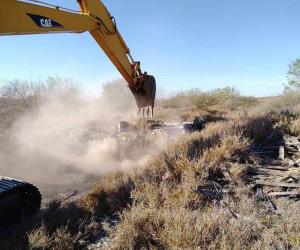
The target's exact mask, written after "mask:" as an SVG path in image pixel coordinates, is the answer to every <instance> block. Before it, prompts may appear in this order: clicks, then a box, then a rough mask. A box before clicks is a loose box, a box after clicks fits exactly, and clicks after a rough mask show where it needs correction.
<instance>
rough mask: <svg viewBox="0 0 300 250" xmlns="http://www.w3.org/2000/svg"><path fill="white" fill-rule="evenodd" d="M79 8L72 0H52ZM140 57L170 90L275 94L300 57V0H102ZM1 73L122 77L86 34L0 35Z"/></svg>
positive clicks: (92, 79) (96, 85)
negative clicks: (232, 89) (230, 89)
mask: <svg viewBox="0 0 300 250" xmlns="http://www.w3.org/2000/svg"><path fill="white" fill-rule="evenodd" d="M47 2H49V3H54V4H59V5H63V6H65V7H69V8H73V9H78V6H77V3H76V1H75V0H74V1H73V0H72V1H71V0H67V1H59V0H47ZM103 2H104V3H105V5H106V6H107V7H108V9H109V10H110V12H111V14H112V15H114V16H115V17H116V19H117V23H118V28H119V30H120V32H121V33H122V35H123V37H124V39H125V41H126V42H127V45H128V46H129V48H130V49H131V51H132V55H133V56H134V58H135V59H136V60H140V61H141V63H142V67H143V69H144V70H147V71H148V73H151V74H153V75H154V76H155V77H156V80H157V84H158V88H160V89H163V90H165V91H167V92H173V91H180V90H186V89H190V88H200V89H202V90H209V89H214V88H221V87H225V86H234V87H236V88H237V89H238V90H240V91H241V92H242V93H243V94H247V95H256V96H264V95H276V94H278V93H280V92H281V91H282V85H283V83H285V82H286V72H287V70H288V65H289V63H290V62H291V61H292V60H293V59H295V58H297V57H300V33H299V24H300V15H299V9H300V1H299V0H263V1H262V0H226V1H225V0H151V1H138V0H126V1H124V0H111V1H109V0H104V1H103ZM0 51H1V59H0V80H5V79H13V78H25V79H32V80H39V79H44V78H46V77H47V76H52V75H58V76H62V77H72V78H74V79H76V80H79V81H81V82H82V84H83V85H84V86H85V88H86V89H88V90H89V91H93V92H95V91H98V90H100V88H101V84H103V83H105V82H107V81H110V80H113V79H115V78H119V77H120V75H119V73H118V71H117V70H116V69H115V68H114V66H113V65H112V64H111V62H110V61H109V60H108V58H107V57H106V56H105V55H104V53H103V52H102V51H101V50H100V48H99V47H98V45H97V44H96V43H95V42H94V41H93V39H92V37H91V36H90V35H89V34H88V33H84V34H55V35H54V34H51V35H30V36H10V37H4V36H0Z"/></svg>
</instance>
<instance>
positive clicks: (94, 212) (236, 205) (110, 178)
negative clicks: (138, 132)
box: [0, 93, 300, 249]
mask: <svg viewBox="0 0 300 250" xmlns="http://www.w3.org/2000/svg"><path fill="white" fill-rule="evenodd" d="M194 94H195V93H194ZM194 94H193V95H192V97H190V96H188V97H187V96H186V95H178V96H177V97H176V98H177V99H176V98H175V99H170V100H168V102H165V103H164V102H162V103H161V104H160V105H161V106H160V110H159V112H161V113H160V115H161V116H163V115H164V112H166V109H165V108H164V107H169V108H168V109H167V110H168V111H170V110H172V113H171V114H169V113H165V115H166V117H168V119H172V117H173V118H174V117H176V118H177V116H180V115H182V117H181V119H182V120H186V119H190V117H192V116H193V115H194V114H197V115H199V116H203V115H208V116H207V120H208V121H209V122H210V123H209V124H208V125H207V126H206V128H205V129H204V130H203V131H201V132H197V133H193V134H190V135H186V136H184V137H183V138H181V140H180V141H178V142H176V143H174V144H173V145H170V147H169V148H168V149H167V150H166V151H164V152H160V153H158V154H156V155H155V156H153V158H152V159H151V160H150V161H149V162H148V163H147V164H146V165H145V166H144V167H143V168H140V169H134V170H132V171H131V172H126V173H120V172H116V173H111V174H109V175H107V176H104V177H103V178H101V179H100V180H99V181H98V182H97V183H95V185H94V187H93V189H92V190H91V191H90V192H89V193H88V194H87V195H86V196H85V197H83V198H82V199H80V200H79V201H77V202H75V203H74V202H73V203H68V204H57V203H52V204H51V205H50V206H49V208H48V209H46V210H45V211H41V213H40V214H39V215H37V216H36V217H34V218H33V219H32V220H30V221H29V222H24V223H23V226H22V227H21V228H17V229H16V232H17V234H16V236H15V237H13V238H11V239H8V240H7V241H5V242H1V243H0V248H1V249H22V248H30V249H78V248H79V249H80V248H84V247H85V246H86V244H87V242H89V241H92V240H93V239H95V237H96V236H97V235H99V234H101V233H103V232H104V229H103V226H102V222H103V221H105V220H106V219H107V218H111V217H114V218H118V222H117V224H116V225H113V226H112V225H109V226H108V228H106V230H107V231H108V233H109V237H110V240H111V243H110V245H109V246H106V248H108V249H292V248H296V247H298V246H299V245H300V222H299V219H298V215H299V212H300V206H299V204H296V203H291V202H290V201H287V200H278V201H277V206H278V207H279V208H280V209H281V210H282V211H283V212H282V213H275V212H274V211H272V210H271V209H270V208H269V206H268V204H267V203H266V202H265V201H260V200H258V199H257V198H256V197H255V195H254V194H253V192H252V190H251V189H250V188H249V187H248V186H247V185H246V184H245V183H243V178H242V173H243V169H242V167H241V166H240V165H239V163H244V162H252V161H253V159H252V156H251V154H249V147H250V146H251V145H252V144H253V143H255V144H259V143H262V142H264V141H266V140H268V136H269V135H270V134H272V133H273V134H274V135H275V137H276V135H278V136H279V134H280V133H279V132H280V131H285V132H288V133H293V134H297V135H298V134H299V131H300V129H299V126H300V123H299V119H300V118H299V114H300V109H299V108H298V107H300V106H299V104H300V101H299V102H298V99H297V98H296V97H294V96H293V99H291V98H289V97H287V96H283V97H278V98H273V99H263V100H256V99H255V100H254V99H248V98H246V99H243V98H242V97H239V96H237V95H235V98H237V99H235V100H234V101H236V100H241V102H242V104H232V103H235V102H232V103H231V104H230V103H229V99H228V97H226V98H225V97H224V95H218V98H220V99H218V98H215V97H211V96H209V98H211V99H209V98H208V100H209V101H207V102H206V103H207V104H205V105H206V106H205V110H203V105H202V104H201V105H202V106H201V105H200V106H199V105H198V104H199V103H198V104H197V98H200V97H201V98H202V97H203V96H202V93H201V95H200V94H197V93H196V94H195V95H194ZM210 95H212V93H210ZM232 96H233V95H231V97H232ZM191 99H192V101H191ZM179 100H180V101H179ZM216 100H217V101H216ZM181 102H182V103H181ZM238 102H239V101H237V103H238ZM228 103H229V104H228ZM254 103H255V104H258V103H259V105H256V106H255V107H251V108H248V107H247V106H249V105H250V106H251V105H252V104H254ZM190 104H192V105H190ZM178 105H179V106H178ZM197 105H198V106H197ZM211 105H213V107H211ZM226 105H227V106H226ZM297 105H298V106H297ZM185 106H186V107H185ZM199 107H201V109H200V108H199ZM232 107H233V108H232ZM179 108H180V109H179ZM181 108H182V109H181ZM212 110H215V111H214V112H212ZM278 131H279V132H278ZM224 169H226V170H227V171H228V172H229V173H230V174H231V176H232V178H233V179H234V180H235V185H234V187H233V188H234V189H235V191H236V193H235V195H226V196H225V198H224V201H226V203H227V204H228V206H229V207H230V209H231V210H232V211H234V212H235V213H236V214H237V217H238V219H236V218H234V217H233V216H232V214H231V213H230V212H229V210H228V208H227V207H226V206H224V205H222V204H223V203H221V202H218V201H211V200H209V199H207V198H206V197H204V196H202V195H200V194H198V193H197V192H196V190H197V188H198V187H199V186H200V185H203V184H206V183H208V182H209V181H211V180H215V181H217V180H219V179H222V178H223V177H224V172H223V170H224ZM24 246H25V247H24ZM104 248H105V247H104Z"/></svg>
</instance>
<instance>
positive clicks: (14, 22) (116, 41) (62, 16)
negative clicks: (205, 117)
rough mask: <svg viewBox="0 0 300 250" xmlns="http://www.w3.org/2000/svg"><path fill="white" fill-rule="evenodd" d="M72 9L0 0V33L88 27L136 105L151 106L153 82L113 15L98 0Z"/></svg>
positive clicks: (87, 0)
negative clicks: (136, 58) (121, 77)
mask: <svg viewBox="0 0 300 250" xmlns="http://www.w3.org/2000/svg"><path fill="white" fill-rule="evenodd" d="M77 2H78V4H79V6H80V9H81V11H72V10H68V9H65V8H61V7H58V6H53V5H50V4H47V3H43V2H41V1H37V0H27V1H26V2H23V1H17V0H1V1H0V35H23V34H45V33H65V32H74V33H80V32H85V31H88V32H90V34H91V35H92V36H93V38H94V39H95V40H96V42H97V43H98V44H99V46H100V47H101V48H102V50H103V51H104V52H105V54H106V55H107V56H108V58H109V59H110V60H111V62H112V63H113V64H114V65H115V66H116V68H117V69H118V70H119V72H120V73H121V75H122V76H123V77H124V79H125V80H126V81H127V83H128V87H129V88H130V89H131V91H132V93H133V95H134V96H135V98H136V103H137V106H138V107H139V108H144V107H149V106H150V107H152V114H153V107H154V101H155V92H156V83H155V79H154V77H153V76H151V75H147V73H146V72H144V73H143V72H142V71H141V68H140V62H137V61H134V60H133V58H132V56H131V55H130V50H129V48H128V47H127V45H126V43H125V41H124V40H123V38H122V36H121V34H120V33H119V31H118V29H117V26H116V23H115V19H114V18H113V17H112V16H111V15H110V13H109V12H108V10H107V9H106V7H105V6H104V4H103V3H102V2H101V1H100V0H77Z"/></svg>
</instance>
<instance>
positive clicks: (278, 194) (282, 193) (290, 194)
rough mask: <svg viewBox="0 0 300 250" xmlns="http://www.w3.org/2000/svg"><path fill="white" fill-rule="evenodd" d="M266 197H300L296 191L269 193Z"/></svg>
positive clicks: (299, 193)
mask: <svg viewBox="0 0 300 250" xmlns="http://www.w3.org/2000/svg"><path fill="white" fill-rule="evenodd" d="M267 195H268V196H270V197H276V196H298V195H300V192H297V191H287V192H270V193H268V194H267Z"/></svg>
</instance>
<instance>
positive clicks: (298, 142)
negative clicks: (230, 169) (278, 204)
mask: <svg viewBox="0 0 300 250" xmlns="http://www.w3.org/2000/svg"><path fill="white" fill-rule="evenodd" d="M253 153H254V154H259V155H260V157H261V159H262V160H261V164H253V165H247V166H246V171H247V179H248V181H249V182H251V183H253V185H254V187H255V188H256V189H260V188H261V189H262V190H263V191H264V193H265V194H267V195H268V196H269V197H283V196H284V197H289V198H299V197H300V139H299V138H298V137H294V136H288V135H284V136H283V137H282V140H281V141H280V142H278V143H277V145H274V144H273V145H268V146H261V147H260V148H258V147H256V148H255V149H254V150H253ZM276 155H277V159H276V158H275V157H276ZM272 156H273V158H272Z"/></svg>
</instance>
